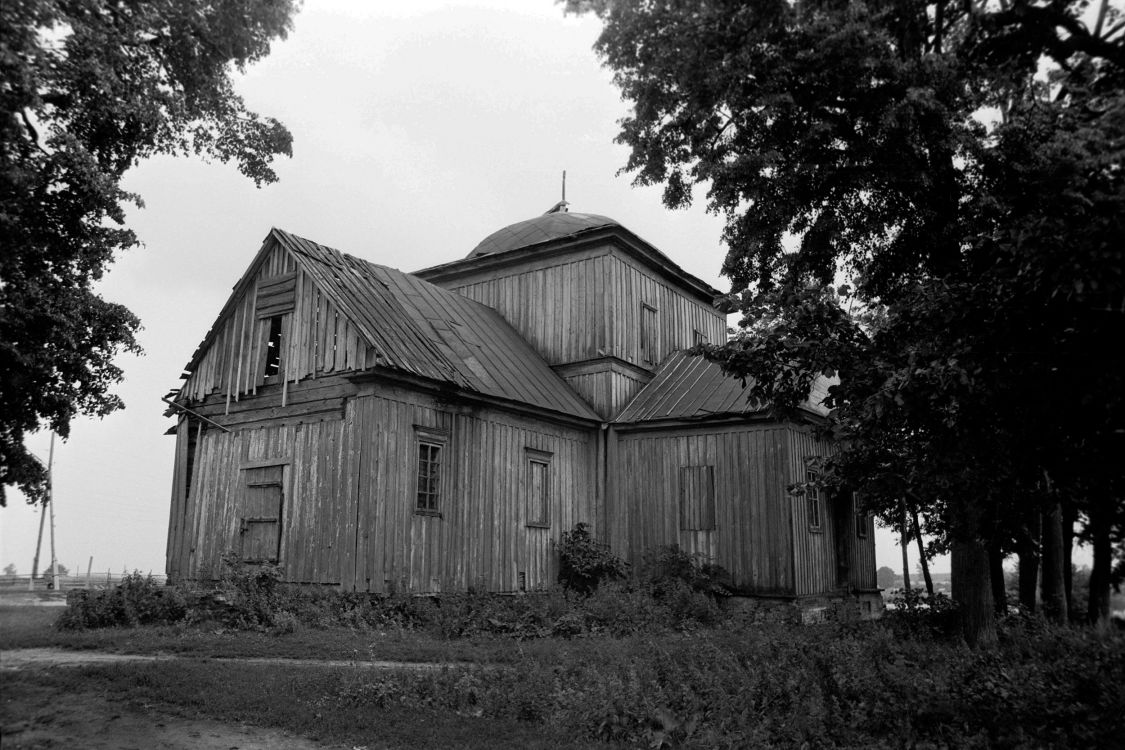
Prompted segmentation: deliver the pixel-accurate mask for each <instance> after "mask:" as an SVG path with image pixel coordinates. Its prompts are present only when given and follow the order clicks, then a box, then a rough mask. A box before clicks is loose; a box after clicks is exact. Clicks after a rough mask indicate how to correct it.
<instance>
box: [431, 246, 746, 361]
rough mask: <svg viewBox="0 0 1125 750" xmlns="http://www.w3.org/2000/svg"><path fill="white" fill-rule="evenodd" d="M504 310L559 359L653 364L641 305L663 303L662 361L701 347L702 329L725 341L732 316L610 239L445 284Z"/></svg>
mask: <svg viewBox="0 0 1125 750" xmlns="http://www.w3.org/2000/svg"><path fill="white" fill-rule="evenodd" d="M439 283H441V284H442V285H443V286H445V287H446V288H448V289H450V290H452V291H456V292H458V293H460V294H462V295H464V296H466V297H468V298H470V299H473V300H476V301H477V302H480V303H482V304H484V305H488V306H489V307H491V308H493V309H495V310H496V311H498V312H499V313H500V314H501V315H503V316H504V318H505V319H506V320H507V321H508V322H509V323H510V324H511V325H512V326H513V327H514V328H515V329H516V330H517V331H519V332H520V333H521V334H522V335H523V337H524V338H525V339H527V340H528V341H529V342H530V343H531V344H532V346H534V347H535V349H536V350H537V351H538V352H539V353H540V354H541V355H542V356H543V357H544V358H545V359H546V360H547V361H548V362H550V363H551V364H552V365H556V364H565V363H570V362H579V361H583V360H591V359H595V358H598V357H606V356H609V357H617V358H619V359H621V360H624V361H626V362H628V363H630V364H633V365H635V366H638V367H644V368H646V369H649V370H651V369H653V366H654V365H653V363H651V362H645V361H643V360H642V355H641V351H640V326H641V323H640V310H641V304H642V303H645V304H648V305H650V306H651V307H653V308H655V309H656V319H657V337H656V340H657V350H656V359H655V361H656V362H657V363H658V362H659V361H660V360H662V359H663V358H664V357H666V356H667V355H668V354H670V353H671V352H672V351H674V350H676V349H684V348H687V347H690V346H692V345H694V343H695V339H696V331H699V332H701V333H702V334H703V335H704V336H705V337H706V338H707V339H708V340H709V341H714V342H721V341H725V340H726V319H725V317H724V316H723V315H721V314H720V313H718V312H717V311H716V310H715V309H714V308H713V307H712V306H711V305H710V304H706V303H704V302H701V301H700V300H698V299H696V298H694V296H692V295H690V294H688V293H687V292H686V291H685V290H683V289H678V288H676V287H675V286H674V285H673V284H672V283H671V282H669V281H668V280H667V279H665V278H663V277H661V276H660V275H658V274H657V273H656V272H654V271H652V270H650V269H648V268H647V267H646V266H644V265H643V264H641V263H640V262H639V261H636V260H634V259H633V258H631V257H630V256H628V255H627V254H626V253H625V252H624V251H622V250H620V249H619V248H617V247H615V246H614V245H611V244H608V243H607V244H605V245H603V246H600V247H596V248H592V249H591V248H584V249H582V250H581V251H576V252H575V253H573V254H569V255H563V256H558V257H554V258H550V259H548V260H542V259H537V258H534V257H531V258H529V259H528V261H527V262H526V263H521V264H518V265H513V266H509V267H507V268H504V269H502V270H497V271H492V272H490V275H489V276H488V277H487V278H480V277H478V276H469V277H466V278H463V279H457V280H455V281H451V282H439Z"/></svg>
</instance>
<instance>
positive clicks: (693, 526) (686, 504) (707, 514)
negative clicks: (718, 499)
mask: <svg viewBox="0 0 1125 750" xmlns="http://www.w3.org/2000/svg"><path fill="white" fill-rule="evenodd" d="M680 528H681V529H682V530H684V531H711V530H712V529H714V528H715V470H714V467H711V466H681V467H680Z"/></svg>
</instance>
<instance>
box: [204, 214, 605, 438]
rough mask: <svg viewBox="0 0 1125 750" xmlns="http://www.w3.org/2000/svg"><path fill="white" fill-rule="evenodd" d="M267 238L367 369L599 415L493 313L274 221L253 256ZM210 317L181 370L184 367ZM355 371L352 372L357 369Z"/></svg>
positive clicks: (245, 281)
mask: <svg viewBox="0 0 1125 750" xmlns="http://www.w3.org/2000/svg"><path fill="white" fill-rule="evenodd" d="M272 242H277V243H278V244H279V245H280V246H281V247H282V248H284V249H285V250H287V251H288V252H289V253H290V254H291V255H292V257H293V259H294V261H295V262H296V264H297V266H298V268H300V269H301V270H302V271H303V272H304V273H305V274H306V275H307V276H308V278H309V280H311V281H312V282H313V283H314V284H315V285H316V287H317V288H318V289H319V290H320V292H321V294H323V295H325V296H326V297H327V298H328V299H329V301H331V302H332V304H333V305H335V306H336V309H337V310H339V312H340V314H342V315H344V316H346V317H347V318H348V320H349V321H350V322H351V324H352V325H354V326H355V328H356V329H357V330H358V331H359V334H360V336H361V337H362V339H363V340H364V341H365V342H366V343H367V344H368V345H369V346H370V347H371V348H372V349H373V350H374V351H375V358H376V362H375V364H376V366H381V367H386V368H388V369H391V370H395V371H398V372H402V373H407V374H409V375H415V376H418V377H421V378H425V379H429V380H433V381H437V382H439V383H447V384H451V385H453V386H455V387H457V388H460V389H463V390H465V391H472V392H476V393H480V394H482V395H485V396H489V397H492V398H496V399H500V400H504V401H509V402H516V403H519V404H523V405H530V406H533V407H535V408H537V409H542V410H548V411H553V412H557V413H561V414H565V415H568V416H572V417H578V418H581V419H588V420H591V421H599V422H600V421H601V418H600V417H599V416H598V415H597V414H596V413H595V412H594V411H593V410H592V409H591V408H590V406H589V405H588V404H587V403H586V402H585V401H583V400H582V398H581V397H579V396H578V394H577V393H575V392H574V391H573V390H572V389H571V388H570V386H568V385H567V384H566V381H564V380H563V379H562V378H561V377H559V376H558V375H557V374H556V373H555V372H554V370H552V369H551V368H550V366H549V365H548V364H547V363H546V361H545V360H544V359H543V358H542V357H541V356H540V355H539V353H538V352H536V351H535V350H534V349H533V348H532V347H531V345H530V344H528V343H527V342H526V341H525V340H524V339H523V338H522V337H521V336H520V335H519V333H517V332H516V331H515V329H513V328H512V327H511V326H510V325H509V324H508V322H507V321H505V320H504V319H503V318H502V317H501V316H500V314H499V313H497V312H496V311H495V310H493V309H491V308H489V307H486V306H484V305H482V304H480V303H478V302H474V301H472V300H470V299H468V298H466V297H462V296H461V295H459V294H455V293H453V292H447V291H445V290H444V289H441V288H439V287H436V286H434V285H433V284H430V283H428V282H426V281H423V280H421V279H419V278H417V277H415V276H411V275H409V274H405V273H403V272H402V271H398V270H396V269H393V268H387V267H386V266H380V265H376V264H375V263H370V262H368V261H366V260H362V259H361V258H356V257H354V256H351V255H347V254H345V253H342V252H340V251H339V250H335V249H333V248H330V247H327V246H325V245H321V244H319V243H317V242H313V241H312V240H308V239H305V238H303V237H299V236H297V235H295V234H291V233H289V232H286V231H284V230H282V229H277V228H276V227H275V228H273V229H271V230H270V233H269V235H267V236H266V238H265V241H264V243H263V246H262V251H261V252H260V253H259V255H258V258H262V257H264V253H265V252H266V251H267V250H268V248H270V247H271V246H272ZM257 265H258V260H255V262H254V263H252V264H251V265H250V268H249V269H248V270H247V272H246V274H245V275H244V276H243V277H242V279H241V280H240V281H239V283H238V284H236V285H235V288H234V292H233V293H232V295H231V298H230V299H229V300H228V301H227V304H226V305H225V306H224V308H223V310H222V312H221V313H220V314H219V321H222V320H223V319H224V318H225V317H226V316H227V315H229V314H230V312H231V311H232V310H233V309H234V305H235V303H236V300H237V299H238V298H240V296H241V295H242V294H245V293H247V289H248V288H249V282H250V279H251V278H252V276H253V271H254V269H255V268H256V267H257ZM219 330H220V326H219V322H216V323H215V325H213V326H212V327H211V330H210V331H208V333H207V336H206V337H205V338H204V340H203V343H202V344H200V346H199V348H198V349H196V351H195V354H194V355H193V356H192V360H191V361H190V362H189V363H188V365H187V366H186V367H185V371H186V372H191V371H194V369H195V367H196V365H197V364H198V363H199V361H200V360H201V359H202V357H203V355H204V353H205V352H206V351H207V349H208V347H209V346H210V345H211V344H212V342H213V340H214V338H215V336H216V335H217V332H218V331H219ZM358 372H362V370H360V371H357V374H358Z"/></svg>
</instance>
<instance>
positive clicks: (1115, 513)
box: [568, 0, 1125, 640]
mask: <svg viewBox="0 0 1125 750" xmlns="http://www.w3.org/2000/svg"><path fill="white" fill-rule="evenodd" d="M568 5H569V8H570V9H571V10H592V11H594V12H596V13H597V14H598V15H599V16H600V17H601V18H602V19H603V21H604V24H605V27H604V31H603V33H602V35H601V37H600V38H599V40H598V42H597V44H596V49H597V50H598V51H599V52H600V54H601V55H602V56H603V58H604V61H605V63H606V64H607V65H608V66H609V67H610V68H611V69H612V70H613V71H614V78H615V81H616V83H617V85H618V86H619V87H620V88H621V90H622V93H623V95H624V97H625V98H626V99H627V100H629V101H630V102H632V104H633V110H632V113H631V114H630V116H628V117H626V118H625V119H624V120H623V121H622V122H621V132H620V135H619V136H618V140H619V141H620V142H621V143H623V144H625V145H627V146H628V147H629V148H630V149H631V152H630V156H629V160H628V162H627V164H626V166H625V171H629V172H634V173H635V175H636V182H637V183H639V184H643V185H652V184H662V185H663V186H664V202H665V203H666V205H668V206H669V207H678V206H683V205H686V204H688V203H689V202H690V201H691V199H692V188H693V187H694V186H696V185H700V186H706V189H707V200H708V207H709V209H710V210H712V211H715V212H717V213H721V214H722V215H723V216H724V217H725V219H726V230H725V234H724V239H725V241H726V243H727V245H728V248H729V252H728V255H727V257H726V260H725V262H724V265H723V273H724V274H725V275H726V276H728V277H729V278H730V279H731V281H732V294H731V297H730V303H731V305H732V308H735V309H740V310H741V312H742V313H743V317H742V321H741V331H740V332H739V333H738V335H737V336H736V337H735V338H734V339H733V340H732V341H730V342H728V343H727V344H726V345H721V346H711V347H704V349H705V354H706V356H708V357H709V358H711V359H713V360H715V361H717V362H719V363H720V364H721V365H722V366H723V368H724V369H725V370H726V371H727V372H728V373H730V374H731V375H734V376H736V377H741V378H746V379H748V382H750V383H752V397H755V398H761V399H764V400H765V401H767V402H768V403H771V404H773V405H774V407H775V408H776V409H777V410H778V411H779V412H780V413H785V412H789V411H792V410H794V409H796V408H797V406H798V405H799V404H800V403H801V402H802V401H803V400H804V399H805V398H806V397H807V395H808V392H809V384H810V383H811V381H812V379H813V378H814V377H816V376H817V375H818V374H819V373H824V374H827V375H830V376H836V377H838V383H837V384H836V385H834V386H833V387H832V388H831V389H830V390H829V395H828V398H827V401H826V405H827V406H829V407H830V408H831V409H832V412H831V419H830V424H829V426H828V429H829V430H830V431H831V432H832V433H833V435H834V436H835V437H836V438H838V439H839V441H840V442H839V445H840V446H841V447H842V450H841V452H840V453H839V454H838V455H835V456H833V457H831V458H829V459H825V460H824V461H823V466H822V467H821V477H822V478H823V480H824V481H825V482H826V483H828V484H835V485H842V486H850V487H857V488H862V490H863V497H864V498H865V499H866V501H867V502H868V503H869V504H870V507H871V509H873V510H878V511H880V512H881V513H883V515H884V517H886V518H892V517H893V513H894V510H895V509H896V508H897V507H898V503H899V502H900V501H901V499H902V498H904V497H905V498H907V500H908V502H909V504H910V505H911V506H912V507H914V508H920V509H922V510H923V514H924V517H925V518H926V526H927V529H926V530H927V531H928V532H930V533H936V534H938V535H939V537H940V540H941V541H940V544H941V545H942V546H944V547H946V548H948V547H952V548H953V549H954V552H955V560H954V568H955V571H954V572H955V575H956V573H957V570H958V561H959V560H960V561H961V562H962V563H967V566H966V565H962V566H961V568H960V569H961V570H962V575H961V576H959V577H960V583H961V596H959V597H958V598H960V599H962V602H963V603H964V602H965V601H966V600H968V599H971V600H972V601H973V603H972V604H971V605H970V606H969V607H968V609H969V610H973V609H974V608H978V607H979V606H984V607H987V606H989V605H988V603H987V602H988V599H987V596H985V597H984V599H981V598H980V596H978V594H979V593H980V587H981V581H980V579H979V575H980V571H981V570H986V568H987V566H986V565H984V564H980V563H982V561H983V560H984V559H985V558H983V557H982V556H981V550H982V548H983V546H984V545H987V544H1010V540H1011V539H1013V538H1015V537H1018V535H1019V534H1020V533H1021V529H1022V523H1023V522H1022V519H1024V518H1025V517H1026V510H1027V507H1028V506H1029V505H1032V506H1035V507H1038V505H1039V504H1042V506H1043V507H1044V508H1048V507H1050V506H1051V504H1052V503H1058V502H1060V500H1066V501H1071V500H1073V501H1075V502H1078V503H1080V504H1083V506H1084V507H1089V506H1090V505H1091V504H1098V503H1100V504H1101V506H1100V507H1101V509H1102V511H1103V513H1102V515H1103V516H1105V517H1108V518H1111V519H1115V520H1114V521H1113V522H1112V523H1116V526H1114V528H1117V529H1119V528H1120V524H1121V517H1122V500H1121V498H1122V495H1123V488H1122V472H1121V469H1120V466H1119V459H1117V460H1115V459H1114V458H1113V457H1114V456H1120V455H1125V451H1122V448H1123V447H1125V444H1123V440H1122V438H1123V435H1125V413H1123V408H1122V394H1123V393H1125V383H1123V382H1122V367H1121V365H1122V364H1123V362H1122V356H1121V353H1120V351H1121V350H1120V344H1119V342H1121V341H1125V264H1123V262H1122V261H1123V251H1125V171H1123V167H1122V162H1123V156H1125V23H1123V21H1122V18H1121V15H1120V13H1119V12H1118V11H1117V10H1116V9H1114V8H1113V7H1111V6H1110V5H1109V4H1108V3H1105V2H1102V3H1100V4H1096V5H1094V6H1093V7H1090V5H1089V3H1087V2H1083V1H1081V0H1077V1H1068V0H1052V1H1051V2H1046V1H1044V2H1033V1H1032V0H1007V1H1005V2H999V1H996V2H993V1H992V0H971V1H970V0H939V1H937V2H934V1H930V2H914V1H910V0H869V1H868V2H848V1H846V0H796V1H795V2H791V1H790V0H760V1H757V2H735V1H734V0H697V1H696V2H679V1H673V0H647V1H646V2H631V1H629V0H619V1H616V0H604V1H600V2H578V1H576V0H572V1H571V2H570V3H569V4H568ZM841 277H843V278H844V279H846V283H845V284H843V285H841V284H840V280H841ZM1106 505H1108V506H1109V507H1105V506H1106ZM1112 523H1111V525H1112ZM1115 533H1116V532H1115ZM959 545H960V547H959ZM985 580H987V579H985ZM954 588H955V592H954V593H955V596H957V595H958V582H957V581H955V582H954ZM985 589H987V586H986V585H985ZM981 602H984V603H983V604H981ZM981 617H982V619H981V620H980V621H979V622H978V623H976V625H974V626H973V627H972V628H970V629H969V631H967V633H966V634H967V635H968V636H969V638H970V639H971V640H975V639H977V638H983V639H984V640H988V639H989V637H990V628H991V625H990V623H989V621H988V617H987V615H985V614H983V613H982V614H981Z"/></svg>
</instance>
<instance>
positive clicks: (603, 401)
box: [555, 359, 652, 420]
mask: <svg viewBox="0 0 1125 750" xmlns="http://www.w3.org/2000/svg"><path fill="white" fill-rule="evenodd" d="M555 371H556V372H557V373H558V374H559V375H560V376H561V377H562V379H563V380H565V381H566V382H567V384H568V385H569V386H570V387H571V388H573V389H574V390H575V392H577V393H578V395H579V396H581V397H582V398H583V399H585V400H586V403H588V404H590V406H591V407H593V409H594V411H596V412H597V413H598V414H600V415H601V416H602V417H603V418H605V419H607V420H608V419H612V418H613V417H615V416H617V414H618V413H619V412H620V411H621V410H622V409H623V408H624V407H625V405H626V404H628V403H629V402H630V401H631V400H632V399H633V397H634V396H636V395H637V393H638V392H639V391H640V390H641V388H644V387H645V385H647V384H648V383H649V381H651V380H652V375H651V374H650V373H648V372H645V371H644V370H640V369H638V368H632V367H623V366H621V365H620V363H618V362H616V361H614V360H610V359H600V360H595V361H594V362H590V363H581V364H579V365H578V366H575V365H570V366H567V365H563V366H561V367H556V368H555Z"/></svg>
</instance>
